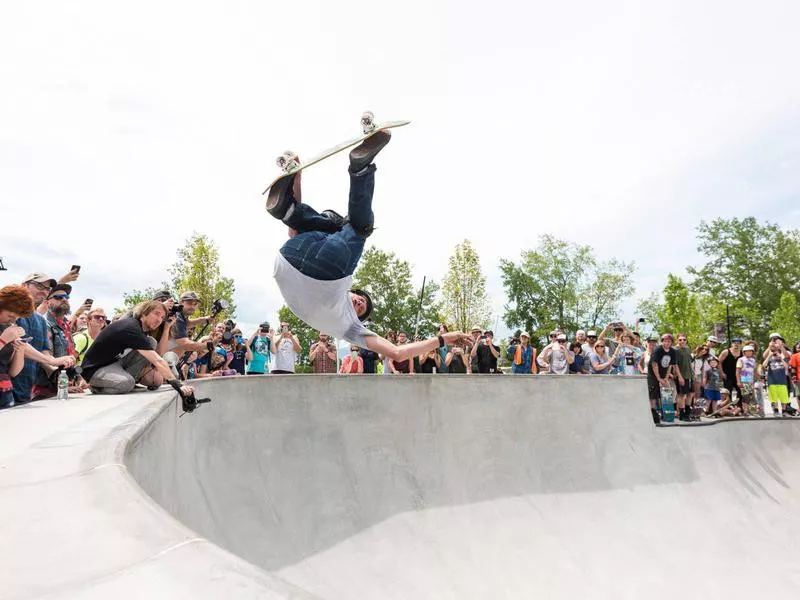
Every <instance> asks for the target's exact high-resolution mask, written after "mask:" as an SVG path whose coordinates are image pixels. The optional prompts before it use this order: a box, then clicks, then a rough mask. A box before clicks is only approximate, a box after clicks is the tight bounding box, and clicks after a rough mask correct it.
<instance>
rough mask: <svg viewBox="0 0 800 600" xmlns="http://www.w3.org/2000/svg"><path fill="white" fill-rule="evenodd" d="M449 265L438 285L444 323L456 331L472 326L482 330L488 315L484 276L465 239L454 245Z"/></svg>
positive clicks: (490, 312)
mask: <svg viewBox="0 0 800 600" xmlns="http://www.w3.org/2000/svg"><path fill="white" fill-rule="evenodd" d="M449 265H450V268H449V270H448V272H447V276H446V277H445V280H444V283H443V285H442V296H443V299H444V311H445V315H446V317H447V320H448V321H449V322H450V323H452V324H453V325H454V326H455V328H456V329H458V330H460V331H469V329H470V328H471V327H472V326H474V325H477V326H478V327H481V328H482V329H485V328H486V327H487V326H488V325H489V320H490V319H491V316H492V311H491V308H490V306H489V297H488V295H487V293H486V277H485V276H484V275H483V272H482V271H481V262H480V258H479V257H478V253H477V252H476V251H475V249H474V248H473V247H472V243H471V242H470V241H469V240H464V241H463V242H461V243H460V244H458V245H457V246H456V248H455V250H454V252H453V254H452V255H451V256H450V263H449Z"/></svg>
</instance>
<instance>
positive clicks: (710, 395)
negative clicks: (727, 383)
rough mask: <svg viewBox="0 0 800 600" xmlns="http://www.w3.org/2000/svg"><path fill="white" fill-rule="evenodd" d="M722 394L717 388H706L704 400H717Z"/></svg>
mask: <svg viewBox="0 0 800 600" xmlns="http://www.w3.org/2000/svg"><path fill="white" fill-rule="evenodd" d="M721 398H722V394H721V393H720V391H719V390H706V400H708V401H710V402H719V401H720V399H721Z"/></svg>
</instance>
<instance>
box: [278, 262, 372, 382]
mask: <svg viewBox="0 0 800 600" xmlns="http://www.w3.org/2000/svg"><path fill="white" fill-rule="evenodd" d="M275 281H277V282H278V287H279V288H280V290H281V294H283V299H284V300H286V305H287V306H288V307H289V308H290V309H291V311H292V312H293V313H294V314H295V315H297V316H298V317H300V318H301V319H302V320H303V321H305V322H306V323H308V324H309V325H311V327H313V328H314V329H316V330H318V331H324V332H325V333H327V334H328V335H329V336H331V337H333V338H338V339H342V340H345V341H346V342H349V343H351V344H357V345H359V346H366V345H367V342H366V338H367V336H372V335H377V334H376V333H373V332H372V331H370V330H369V329H367V328H366V327H364V325H363V324H362V323H361V321H359V320H358V315H357V314H356V309H355V308H353V303H352V302H351V300H350V293H349V292H350V288H351V287H352V285H353V276H352V275H349V276H347V277H343V278H342V279H334V280H333V281H321V280H318V279H314V278H312V277H309V276H308V275H303V274H302V273H301V272H300V271H298V270H297V269H295V268H294V267H293V266H292V265H290V264H289V261H288V260H286V259H285V258H284V257H283V255H282V254H281V253H280V252H279V253H278V258H276V259H275ZM275 368H278V367H277V366H276V367H275Z"/></svg>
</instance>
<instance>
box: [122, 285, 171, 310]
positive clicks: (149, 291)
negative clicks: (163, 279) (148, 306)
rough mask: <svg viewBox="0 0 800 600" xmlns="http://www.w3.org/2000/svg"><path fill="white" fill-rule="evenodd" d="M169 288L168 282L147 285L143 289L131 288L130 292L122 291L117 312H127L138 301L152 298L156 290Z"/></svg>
mask: <svg viewBox="0 0 800 600" xmlns="http://www.w3.org/2000/svg"><path fill="white" fill-rule="evenodd" d="M169 289H170V285H169V284H168V283H162V284H161V286H159V287H147V288H145V289H143V290H131V291H130V292H123V294H122V307H121V308H117V312H122V313H124V312H128V311H129V310H130V309H132V308H133V307H134V306H136V305H137V304H139V303H140V302H145V301H147V300H150V299H152V298H153V296H155V295H156V293H157V292H160V291H161V290H169Z"/></svg>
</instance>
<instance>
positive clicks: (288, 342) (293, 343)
mask: <svg viewBox="0 0 800 600" xmlns="http://www.w3.org/2000/svg"><path fill="white" fill-rule="evenodd" d="M272 348H273V352H274V353H275V367H274V368H273V369H272V370H271V371H270V374H272V375H294V369H295V365H296V364H297V357H298V355H299V354H300V350H302V349H303V348H302V346H301V345H300V340H299V339H297V336H296V335H294V334H293V333H292V330H291V329H290V328H289V324H288V323H286V322H285V321H284V322H283V323H281V328H280V331H278V332H276V333H275V335H274V336H273V337H272Z"/></svg>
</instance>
